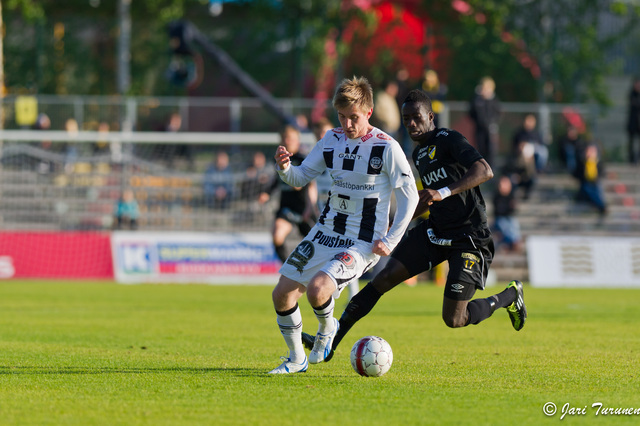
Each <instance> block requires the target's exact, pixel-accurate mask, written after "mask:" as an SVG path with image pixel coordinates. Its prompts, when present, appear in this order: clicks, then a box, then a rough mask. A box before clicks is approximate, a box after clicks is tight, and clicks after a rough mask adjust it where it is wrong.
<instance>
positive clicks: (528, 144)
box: [504, 114, 542, 200]
mask: <svg viewBox="0 0 640 426" xmlns="http://www.w3.org/2000/svg"><path fill="white" fill-rule="evenodd" d="M535 125H536V119H535V116H534V115H533V114H527V115H526V116H525V118H524V120H523V124H522V126H521V127H520V128H519V129H518V130H517V131H516V132H515V134H514V135H513V143H512V148H511V156H510V158H509V159H508V160H507V164H506V166H505V169H504V172H505V174H507V175H509V177H510V179H511V181H512V182H513V183H515V185H516V186H517V187H518V188H522V189H523V191H524V193H523V198H524V199H525V200H526V199H528V198H529V196H530V194H531V190H532V189H533V186H534V185H535V182H536V177H537V173H538V168H537V165H536V155H535V154H536V145H538V144H539V143H542V137H541V136H540V134H539V133H538V132H537V131H536V130H535Z"/></svg>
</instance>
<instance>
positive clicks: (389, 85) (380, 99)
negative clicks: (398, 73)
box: [371, 81, 400, 139]
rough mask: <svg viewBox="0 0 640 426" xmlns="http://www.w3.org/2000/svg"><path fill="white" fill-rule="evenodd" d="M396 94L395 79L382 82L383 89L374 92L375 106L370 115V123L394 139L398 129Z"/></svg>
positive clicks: (398, 117) (398, 110)
mask: <svg viewBox="0 0 640 426" xmlns="http://www.w3.org/2000/svg"><path fill="white" fill-rule="evenodd" d="M397 94H398V83H396V82H395V81H386V82H385V83H383V89H382V90H379V91H377V92H376V94H375V97H374V104H375V106H376V107H375V108H374V109H373V114H372V115H371V124H373V125H374V126H376V127H378V128H379V129H380V130H382V131H383V132H385V133H387V134H389V136H391V137H392V138H394V139H397V137H398V130H399V129H400V108H399V107H398V102H397V101H396V95H397Z"/></svg>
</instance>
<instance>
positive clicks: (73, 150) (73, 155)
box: [63, 118, 80, 173]
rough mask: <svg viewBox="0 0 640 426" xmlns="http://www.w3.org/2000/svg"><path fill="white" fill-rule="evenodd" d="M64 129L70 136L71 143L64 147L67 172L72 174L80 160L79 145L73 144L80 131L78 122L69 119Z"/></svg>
mask: <svg viewBox="0 0 640 426" xmlns="http://www.w3.org/2000/svg"><path fill="white" fill-rule="evenodd" d="M64 129H65V130H66V131H67V135H68V136H69V142H67V143H66V144H64V145H63V149H64V150H65V165H64V168H65V171H66V172H67V173H71V172H72V171H73V169H74V164H75V162H76V160H77V159H78V144H77V143H75V142H73V141H75V139H76V137H77V136H78V131H79V130H80V129H79V127H78V122H77V121H76V120H75V119H74V118H69V119H67V121H65V123H64Z"/></svg>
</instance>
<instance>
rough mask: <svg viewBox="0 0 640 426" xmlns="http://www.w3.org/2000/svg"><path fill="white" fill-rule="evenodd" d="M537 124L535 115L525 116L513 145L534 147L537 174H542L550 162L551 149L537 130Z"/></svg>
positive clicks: (514, 137)
mask: <svg viewBox="0 0 640 426" xmlns="http://www.w3.org/2000/svg"><path fill="white" fill-rule="evenodd" d="M537 124H538V120H537V119H536V116H535V115H534V114H527V115H525V116H524V119H523V121H522V126H521V127H520V129H518V130H517V131H516V133H515V134H514V136H513V144H514V145H517V144H519V143H523V142H524V143H529V144H531V145H532V146H533V157H534V162H535V167H536V172H537V173H541V172H543V171H544V169H545V168H546V167H547V162H548V161H549V148H547V145H546V144H545V143H544V140H543V138H542V135H541V134H540V132H539V131H538V129H537V128H536V126H537Z"/></svg>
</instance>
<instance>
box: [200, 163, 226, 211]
mask: <svg viewBox="0 0 640 426" xmlns="http://www.w3.org/2000/svg"><path fill="white" fill-rule="evenodd" d="M203 193H204V201H205V205H206V206H207V207H209V208H210V209H214V208H215V209H226V208H227V207H228V206H229V202H230V201H231V196H232V195H233V174H232V173H231V168H230V167H229V154H227V153H226V152H225V151H220V152H218V155H217V156H216V160H215V163H212V164H211V165H210V166H209V167H208V168H207V170H206V171H205V173H204V186H203Z"/></svg>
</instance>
